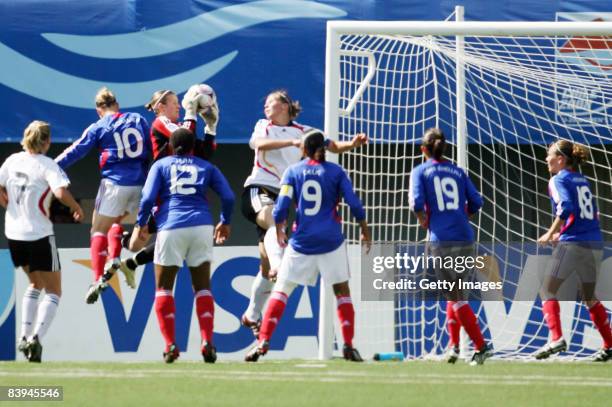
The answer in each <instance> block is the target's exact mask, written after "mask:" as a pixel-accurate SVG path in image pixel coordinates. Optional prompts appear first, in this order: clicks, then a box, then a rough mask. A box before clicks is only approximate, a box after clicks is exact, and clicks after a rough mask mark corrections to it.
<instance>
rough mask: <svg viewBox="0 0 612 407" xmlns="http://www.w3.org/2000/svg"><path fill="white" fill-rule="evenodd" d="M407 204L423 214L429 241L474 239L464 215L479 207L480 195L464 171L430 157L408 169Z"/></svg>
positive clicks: (468, 240) (467, 240) (466, 216)
mask: <svg viewBox="0 0 612 407" xmlns="http://www.w3.org/2000/svg"><path fill="white" fill-rule="evenodd" d="M409 205H410V209H411V210H413V211H415V212H421V211H425V212H426V213H427V218H428V220H429V232H430V240H431V241H433V242H473V241H474V231H473V230H472V227H471V226H470V222H469V218H468V215H471V214H474V213H476V212H478V210H479V209H480V208H481V207H482V197H481V196H480V194H479V193H478V191H477V190H476V187H474V184H472V181H471V180H470V178H469V177H468V176H467V174H466V173H465V171H463V170H462V169H461V168H459V167H457V166H456V165H455V164H453V163H451V162H450V161H446V160H442V161H437V160H434V159H432V158H430V159H428V160H427V161H426V162H424V163H423V164H421V165H418V166H416V167H415V168H414V169H413V170H412V173H411V174H410V191H409Z"/></svg>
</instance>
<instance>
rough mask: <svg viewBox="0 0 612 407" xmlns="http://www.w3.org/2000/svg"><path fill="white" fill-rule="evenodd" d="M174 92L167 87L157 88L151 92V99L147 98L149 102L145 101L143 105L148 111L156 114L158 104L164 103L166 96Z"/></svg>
mask: <svg viewBox="0 0 612 407" xmlns="http://www.w3.org/2000/svg"><path fill="white" fill-rule="evenodd" d="M174 94H175V93H174V92H172V91H171V90H168V89H164V90H158V91H157V92H155V93H154V94H153V96H151V100H149V103H147V104H146V105H145V106H144V107H145V109H147V110H148V111H150V112H153V113H155V114H158V110H157V108H158V106H159V105H163V104H165V103H166V101H167V99H168V96H169V95H174Z"/></svg>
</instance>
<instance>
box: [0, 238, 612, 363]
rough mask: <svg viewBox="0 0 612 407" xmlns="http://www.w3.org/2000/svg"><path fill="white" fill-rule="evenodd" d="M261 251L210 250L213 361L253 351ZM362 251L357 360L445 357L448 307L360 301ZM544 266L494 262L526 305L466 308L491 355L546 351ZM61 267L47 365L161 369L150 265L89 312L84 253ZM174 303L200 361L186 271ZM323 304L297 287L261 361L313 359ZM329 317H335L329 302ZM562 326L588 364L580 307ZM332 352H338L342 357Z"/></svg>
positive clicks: (354, 249)
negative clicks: (244, 322)
mask: <svg viewBox="0 0 612 407" xmlns="http://www.w3.org/2000/svg"><path fill="white" fill-rule="evenodd" d="M257 253H258V249H257V247H256V246H244V247H222V248H215V251H214V259H215V260H214V263H213V267H212V270H213V273H212V279H211V285H212V292H213V295H214V298H215V325H214V343H215V345H216V347H217V350H218V352H219V360H243V358H244V355H245V353H246V352H247V351H248V350H249V349H250V348H251V347H252V346H253V345H254V344H255V339H254V337H253V335H252V333H251V331H250V329H248V328H245V327H243V326H241V325H240V317H241V316H242V313H243V312H244V310H245V309H246V307H247V304H248V296H249V292H250V287H251V283H252V281H253V278H254V276H255V273H256V272H257V270H258V268H259V266H258V259H257ZM359 253H360V247H358V246H349V259H350V262H351V263H350V265H351V281H350V288H351V293H352V298H353V302H354V304H355V311H356V321H355V346H356V347H357V348H358V349H359V350H360V351H361V354H362V355H363V356H364V357H365V358H371V357H372V355H373V354H374V353H376V352H389V351H402V352H403V353H404V354H405V355H407V356H408V357H410V358H415V357H423V356H426V355H430V356H433V357H435V356H436V355H438V356H439V355H442V354H443V353H444V351H445V350H446V346H447V343H448V340H447V334H446V328H445V324H444V321H445V318H446V316H445V309H446V304H445V302H443V301H442V302H439V301H438V302H435V301H418V300H414V301H406V300H405V299H402V298H400V297H398V298H396V299H395V300H392V301H372V300H371V299H366V298H365V296H364V295H362V290H363V292H364V293H365V288H364V287H362V284H363V283H362V279H361V278H360V274H361V273H363V272H364V271H363V270H362V269H361V268H360V266H359V264H360V258H359ZM547 260H548V258H547V256H533V255H529V256H513V257H512V260H509V261H508V263H507V264H505V265H503V264H500V266H501V269H500V273H502V275H504V274H503V270H504V269H505V268H509V269H513V270H514V269H516V268H520V269H522V270H523V272H522V273H510V274H509V275H513V276H516V277H517V278H518V281H515V280H505V281H504V284H505V285H509V286H513V287H515V290H516V293H517V294H516V295H517V296H518V297H517V298H522V299H526V298H530V299H532V300H529V301H527V300H524V301H509V300H505V301H501V300H499V301H481V302H472V307H473V308H474V309H475V310H477V314H478V316H479V322H480V325H481V327H483V328H484V329H483V334H484V336H485V338H486V339H487V340H488V341H491V343H492V344H493V347H494V349H495V351H496V356H501V357H503V356H509V355H512V356H513V357H517V356H519V357H529V356H530V355H531V354H533V352H535V351H536V350H537V349H539V348H540V347H541V346H543V345H544V344H545V343H546V340H547V336H548V329H547V328H546V325H545V323H544V318H543V314H542V309H541V302H540V300H539V298H538V292H537V287H538V286H539V283H538V281H539V280H541V279H542V272H543V270H544V268H545V267H544V265H545V263H546V261H547ZM515 261H516V262H518V263H516V264H515ZM60 262H61V264H62V285H63V287H62V292H63V294H62V298H61V301H60V305H59V308H58V312H57V315H56V317H55V320H54V321H53V325H52V326H51V328H50V329H49V331H48V333H47V334H46V335H45V337H44V338H43V339H42V344H43V360H44V361H53V360H55V361H79V360H82V361H145V360H146V361H159V362H160V363H161V361H162V352H163V350H164V342H163V339H162V336H161V334H160V332H159V328H158V324H157V317H156V315H155V309H154V296H155V285H154V275H153V268H152V265H147V266H146V267H140V268H139V269H138V271H137V288H136V289H130V288H128V287H127V286H126V285H125V282H124V281H123V280H122V276H120V275H119V276H118V277H119V278H114V279H113V280H112V283H111V287H109V288H108V289H107V290H105V291H104V292H103V294H102V296H101V299H99V300H98V302H97V303H95V304H93V305H88V304H86V303H85V293H86V291H87V287H88V286H89V284H90V280H91V268H90V260H89V250H88V249H60ZM0 267H1V268H0V270H1V272H0V283H2V284H0V360H15V359H17V360H23V359H24V357H23V355H22V354H16V350H15V348H16V345H15V344H16V341H17V336H18V335H19V328H20V322H19V321H20V320H21V298H22V295H23V293H24V291H25V289H26V286H27V279H26V276H25V275H24V274H23V273H22V272H21V270H15V271H13V268H12V263H11V260H10V255H9V253H8V251H7V250H1V251H0ZM518 276H520V277H518ZM600 276H601V278H603V279H604V280H605V281H604V283H605V284H607V285H610V284H612V257H606V259H605V260H604V261H603V263H602V265H601V272H600ZM505 278H510V277H505ZM360 282H361V283H360ZM519 292H520V295H519V294H518V293H519ZM174 296H175V301H176V338H177V344H178V346H179V348H180V349H181V359H180V360H194V361H201V360H202V358H201V355H200V350H199V349H200V344H201V338H200V332H199V327H198V323H197V318H196V316H195V315H194V309H195V307H194V300H193V290H192V288H191V281H190V275H189V272H188V270H187V269H186V268H183V269H181V271H180V272H179V273H178V277H177V280H176V284H175V290H174ZM319 296H320V287H319V285H318V284H317V285H316V286H313V287H298V288H296V290H295V291H294V292H293V294H292V295H291V296H290V298H289V301H288V304H287V308H286V310H285V313H284V314H283V318H282V319H281V321H280V323H279V325H278V327H277V329H276V331H275V333H274V337H273V338H272V341H271V349H270V353H269V355H268V356H267V357H266V359H268V358H269V359H281V358H282V359H285V358H304V359H316V358H317V355H318V324H319V322H318V321H319ZM602 299H603V297H602ZM607 299H608V298H606V300H607ZM602 303H603V304H604V306H606V307H607V308H608V309H610V308H611V307H612V301H609V300H608V301H602ZM331 310H332V312H333V313H334V314H335V303H334V304H332V307H331ZM334 319H336V318H335V315H334ZM561 321H562V326H563V331H564V333H565V337H566V339H567V340H568V343H569V344H570V346H569V349H568V351H569V352H571V354H572V355H574V356H577V357H585V356H588V355H591V354H592V353H593V352H594V351H595V350H597V349H598V348H599V347H600V346H601V338H600V337H599V334H598V332H597V331H596V329H595V328H594V327H593V324H592V323H591V322H590V318H589V315H588V309H587V308H586V307H585V306H584V305H582V304H581V303H580V302H576V301H562V302H561ZM338 328H339V327H338V322H337V321H335V329H334V332H336V333H338V332H340V330H339V329H338ZM336 342H337V341H336ZM335 354H336V355H338V354H339V352H338V350H336V353H335Z"/></svg>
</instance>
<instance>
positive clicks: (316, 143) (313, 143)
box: [303, 129, 325, 162]
mask: <svg viewBox="0 0 612 407" xmlns="http://www.w3.org/2000/svg"><path fill="white" fill-rule="evenodd" d="M303 143H304V151H305V152H306V155H307V156H308V157H310V158H312V159H313V160H316V161H319V162H323V161H325V136H324V135H323V133H322V132H321V130H319V129H310V130H308V131H307V132H306V133H304V137H303Z"/></svg>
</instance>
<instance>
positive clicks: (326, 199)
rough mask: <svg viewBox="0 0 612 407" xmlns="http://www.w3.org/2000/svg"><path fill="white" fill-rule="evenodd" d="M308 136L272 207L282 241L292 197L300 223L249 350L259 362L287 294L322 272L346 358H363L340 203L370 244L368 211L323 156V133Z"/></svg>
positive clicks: (251, 359) (343, 176)
mask: <svg viewBox="0 0 612 407" xmlns="http://www.w3.org/2000/svg"><path fill="white" fill-rule="evenodd" d="M304 137H305V138H304V144H303V153H304V155H305V156H307V157H308V158H305V159H304V160H302V161H301V162H299V163H297V164H294V165H292V166H290V167H289V168H288V169H287V170H286V171H285V173H284V175H283V179H282V181H281V191H280V194H279V197H278V200H277V202H276V206H275V207H274V211H273V217H274V222H275V224H276V234H277V242H278V244H279V245H280V246H283V247H284V246H287V235H286V234H285V227H286V221H287V213H288V210H289V207H290V206H291V204H292V203H293V202H295V203H296V204H297V210H296V211H297V215H296V225H297V228H296V231H295V233H293V234H292V236H291V239H290V240H289V246H288V247H287V250H286V251H285V253H284V256H283V258H282V263H281V265H280V269H279V271H278V277H277V282H276V284H275V285H274V290H273V292H272V295H271V296H270V302H269V304H268V306H267V307H266V311H265V315H264V318H263V322H262V325H261V331H260V333H259V343H258V345H257V346H255V347H254V348H253V349H251V350H250V351H249V353H248V354H247V355H246V357H245V360H246V361H247V362H256V361H257V360H258V359H259V357H260V356H262V355H265V354H266V353H267V352H268V349H269V346H270V342H269V341H270V338H271V337H272V334H273V332H274V329H275V328H276V326H277V325H278V322H279V321H280V318H281V316H282V314H283V311H284V310H285V305H286V303H287V299H288V297H289V295H291V292H292V291H293V289H294V288H295V287H296V286H297V285H298V284H302V285H314V284H315V283H316V279H317V275H318V273H321V277H322V279H323V281H324V283H325V284H329V285H332V287H333V289H334V293H335V295H336V298H337V304H338V317H339V319H340V326H342V336H343V338H344V347H343V355H344V358H345V359H347V360H351V361H355V362H361V361H362V359H361V356H360V355H359V352H358V351H357V349H355V348H354V347H353V334H354V329H355V310H354V308H353V303H352V301H351V293H350V290H349V284H348V280H349V277H350V274H349V268H348V259H347V253H346V245H345V244H344V236H343V235H342V229H341V225H340V220H339V218H338V212H337V210H336V206H337V205H338V202H339V200H340V198H341V197H342V196H344V199H345V201H346V202H347V204H348V205H349V206H350V208H351V213H352V214H353V216H354V217H355V218H356V219H357V221H358V222H359V224H360V226H361V240H362V241H363V242H364V243H366V244H369V242H370V232H369V230H368V224H367V222H366V220H365V211H364V209H363V206H362V205H361V202H360V200H359V198H358V197H357V196H356V195H355V193H354V192H353V187H352V185H351V181H350V180H349V179H348V177H347V175H346V173H345V172H344V171H343V169H342V167H340V166H339V165H337V164H333V163H329V162H327V161H325V138H324V136H323V134H322V133H321V132H320V131H319V130H316V129H312V130H310V131H308V132H307V133H306V135H305V136H304Z"/></svg>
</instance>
